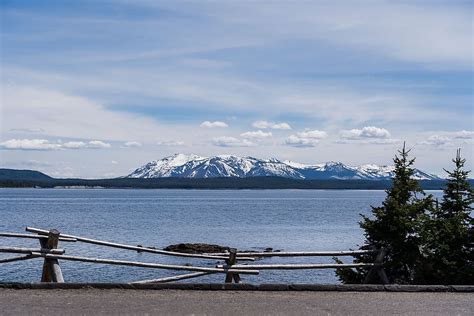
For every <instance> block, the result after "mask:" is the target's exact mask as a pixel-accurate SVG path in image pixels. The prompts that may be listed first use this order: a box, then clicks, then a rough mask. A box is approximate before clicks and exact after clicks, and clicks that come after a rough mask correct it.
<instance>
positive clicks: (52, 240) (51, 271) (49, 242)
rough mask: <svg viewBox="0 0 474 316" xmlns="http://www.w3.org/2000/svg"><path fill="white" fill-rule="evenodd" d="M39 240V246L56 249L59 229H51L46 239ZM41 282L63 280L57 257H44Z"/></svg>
mask: <svg viewBox="0 0 474 316" xmlns="http://www.w3.org/2000/svg"><path fill="white" fill-rule="evenodd" d="M39 241H40V244H41V248H44V249H57V248H58V242H59V231H58V230H56V229H51V230H50V231H49V234H48V239H40V240H39ZM41 282H58V283H63V282H64V278H63V274H62V272H61V268H60V267H59V262H58V259H51V258H45V259H44V262H43V273H42V274H41Z"/></svg>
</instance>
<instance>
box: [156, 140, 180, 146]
mask: <svg viewBox="0 0 474 316" xmlns="http://www.w3.org/2000/svg"><path fill="white" fill-rule="evenodd" d="M156 144H157V145H158V146H184V142H183V141H179V140H161V141H158V142H157V143H156Z"/></svg>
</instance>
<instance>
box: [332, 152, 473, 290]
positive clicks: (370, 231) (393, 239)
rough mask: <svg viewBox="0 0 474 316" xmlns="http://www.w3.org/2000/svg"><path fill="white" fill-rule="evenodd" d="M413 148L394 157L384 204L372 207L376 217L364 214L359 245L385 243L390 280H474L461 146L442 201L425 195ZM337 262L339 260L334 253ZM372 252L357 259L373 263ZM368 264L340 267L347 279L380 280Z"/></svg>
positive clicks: (340, 274)
mask: <svg viewBox="0 0 474 316" xmlns="http://www.w3.org/2000/svg"><path fill="white" fill-rule="evenodd" d="M408 153H409V151H406V150H405V145H404V146H403V149H402V150H401V151H399V156H395V159H394V162H395V177H394V179H393V186H392V188H391V189H388V190H387V191H386V192H387V197H386V199H385V201H384V202H383V203H382V206H380V207H372V217H371V218H369V217H365V216H363V220H362V221H361V223H360V226H361V228H363V229H364V232H365V239H366V240H365V245H363V246H362V247H361V249H370V247H374V248H377V249H380V248H382V247H383V248H385V249H386V250H387V255H386V257H385V258H384V262H383V269H384V270H385V272H386V274H387V276H388V278H389V281H390V282H391V283H402V284H474V265H473V262H474V261H473V260H474V256H473V240H472V235H473V232H474V229H473V224H474V222H473V218H472V217H471V213H472V210H473V209H472V204H473V203H474V195H473V190H472V189H471V186H470V183H469V180H468V175H469V171H465V170H464V169H463V168H464V164H465V159H462V158H461V155H460V151H459V150H458V152H457V155H456V158H455V159H453V162H454V165H455V168H454V170H453V171H447V170H445V171H446V172H447V173H448V178H447V182H446V185H445V189H444V194H443V199H442V202H441V204H439V203H438V202H437V201H436V203H435V201H433V198H432V196H431V195H429V196H426V195H425V193H424V192H423V191H422V190H421V188H420V186H419V185H418V183H417V181H415V180H414V179H413V178H412V176H413V171H414V170H413V168H412V167H411V166H412V165H413V162H414V159H409V158H408ZM335 260H336V262H341V261H340V260H338V259H337V258H335ZM373 261H374V255H372V254H364V255H361V256H357V257H356V258H355V260H354V262H365V263H367V262H373ZM369 272H370V268H357V269H338V270H337V271H336V274H337V276H338V277H339V279H340V280H341V281H342V282H344V283H363V282H367V283H378V282H380V280H378V279H377V278H376V277H375V275H373V274H370V273H369Z"/></svg>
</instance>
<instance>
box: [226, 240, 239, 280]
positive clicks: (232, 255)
mask: <svg viewBox="0 0 474 316" xmlns="http://www.w3.org/2000/svg"><path fill="white" fill-rule="evenodd" d="M226 263H227V266H228V268H232V266H233V265H234V264H236V263H237V249H235V248H231V249H229V259H226ZM232 279H234V281H235V283H240V275H239V274H237V273H226V275H225V283H232Z"/></svg>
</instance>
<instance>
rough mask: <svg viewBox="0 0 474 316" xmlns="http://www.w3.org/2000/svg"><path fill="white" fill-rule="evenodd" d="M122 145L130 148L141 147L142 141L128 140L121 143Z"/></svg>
mask: <svg viewBox="0 0 474 316" xmlns="http://www.w3.org/2000/svg"><path fill="white" fill-rule="evenodd" d="M123 147H126V148H130V147H142V143H140V142H137V141H129V142H125V143H124V144H123Z"/></svg>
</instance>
